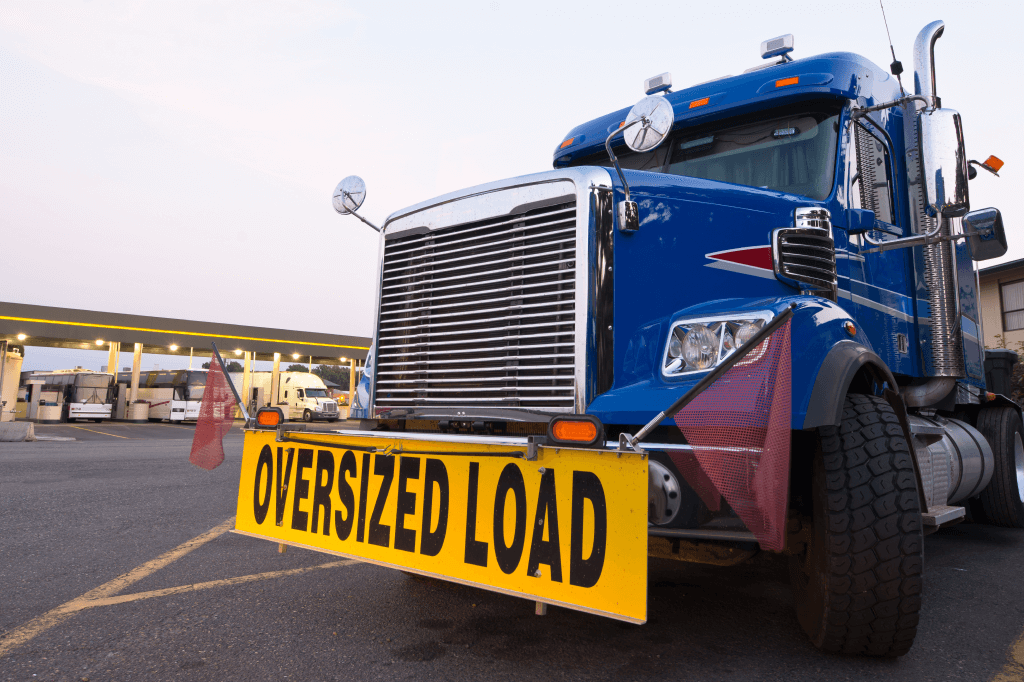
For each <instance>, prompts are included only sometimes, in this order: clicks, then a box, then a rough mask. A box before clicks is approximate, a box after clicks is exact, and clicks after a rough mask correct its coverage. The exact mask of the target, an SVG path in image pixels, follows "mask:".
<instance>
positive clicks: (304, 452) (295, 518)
mask: <svg viewBox="0 0 1024 682" xmlns="http://www.w3.org/2000/svg"><path fill="white" fill-rule="evenodd" d="M312 468H313V449H312V448H299V462H298V464H297V465H296V467H295V495H293V496H292V530H303V531H304V530H307V529H308V528H309V514H307V513H306V512H304V511H302V510H300V509H299V502H300V501H302V500H305V499H306V498H308V497H309V481H307V480H306V479H304V478H303V477H302V472H303V471H305V470H306V469H312Z"/></svg>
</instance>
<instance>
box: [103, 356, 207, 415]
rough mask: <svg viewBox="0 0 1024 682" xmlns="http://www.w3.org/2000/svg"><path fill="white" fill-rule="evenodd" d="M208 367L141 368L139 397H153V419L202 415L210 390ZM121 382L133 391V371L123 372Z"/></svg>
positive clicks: (118, 381) (143, 398) (150, 403)
mask: <svg viewBox="0 0 1024 682" xmlns="http://www.w3.org/2000/svg"><path fill="white" fill-rule="evenodd" d="M206 372H207V370H205V369H178V370H166V369H161V370H150V371H147V372H139V394H138V396H137V397H136V400H148V401H149V419H150V421H158V420H164V419H166V420H168V421H172V422H180V421H195V420H197V419H199V405H200V403H201V402H202V400H203V391H205V390H206ZM117 383H119V384H124V386H125V390H126V391H129V392H130V391H131V385H132V373H131V372H119V373H118V375H117Z"/></svg>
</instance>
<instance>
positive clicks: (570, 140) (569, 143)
mask: <svg viewBox="0 0 1024 682" xmlns="http://www.w3.org/2000/svg"><path fill="white" fill-rule="evenodd" d="M575 139H576V138H575V137H570V138H569V139H568V140H566V141H565V142H563V143H562V144H561V145H560V146H559V147H558V148H559V149H565V148H566V147H568V146H569V145H571V144H572V141H573V140H575Z"/></svg>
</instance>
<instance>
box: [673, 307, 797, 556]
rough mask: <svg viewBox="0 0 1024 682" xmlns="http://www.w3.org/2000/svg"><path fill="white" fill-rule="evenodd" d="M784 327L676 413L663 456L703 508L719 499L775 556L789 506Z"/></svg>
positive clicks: (715, 506) (715, 504) (786, 338)
mask: <svg viewBox="0 0 1024 682" xmlns="http://www.w3.org/2000/svg"><path fill="white" fill-rule="evenodd" d="M789 334H790V322H789V321H787V322H786V323H785V324H784V325H782V326H781V327H780V328H779V329H777V330H776V331H775V332H774V333H772V335H771V336H770V337H769V338H768V340H766V341H764V342H762V344H761V346H760V347H759V348H755V349H754V350H753V351H751V353H750V354H749V355H748V356H747V357H746V358H744V359H743V360H742V361H740V362H739V363H738V364H737V365H736V366H735V367H733V368H732V369H730V370H729V371H728V372H726V373H725V374H724V375H722V377H721V378H720V379H719V380H718V381H716V382H715V383H713V384H712V385H711V386H709V387H708V388H707V389H706V390H705V391H704V392H703V393H701V394H700V395H699V396H697V398H695V399H694V401H693V402H691V403H690V404H689V405H687V406H686V408H685V409H683V410H682V411H681V412H679V414H677V415H676V417H675V421H676V425H678V426H679V429H680V430H681V431H682V432H683V435H684V436H686V441H687V442H688V443H689V444H690V446H691V447H692V448H693V451H692V453H690V452H672V453H670V455H671V457H672V461H673V463H674V464H675V465H676V468H677V469H679V473H681V474H682V475H683V478H685V479H686V481H687V483H689V484H690V486H691V487H692V488H693V489H694V491H695V492H696V493H697V494H698V495H700V498H701V499H702V500H703V501H704V503H705V504H707V506H708V507H709V508H710V509H713V510H717V509H718V508H719V506H720V505H719V500H720V497H719V495H721V497H724V498H725V499H726V501H727V502H728V503H729V505H730V506H731V507H732V509H733V511H735V512H736V515H737V516H739V517H740V519H741V520H742V521H743V522H744V523H745V524H746V525H747V528H749V529H750V531H751V532H752V533H753V534H754V536H755V537H756V538H757V541H758V542H759V543H760V544H761V547H762V548H763V549H770V550H775V551H781V550H782V546H783V543H784V541H785V527H786V508H787V506H788V501H789V429H790V343H789Z"/></svg>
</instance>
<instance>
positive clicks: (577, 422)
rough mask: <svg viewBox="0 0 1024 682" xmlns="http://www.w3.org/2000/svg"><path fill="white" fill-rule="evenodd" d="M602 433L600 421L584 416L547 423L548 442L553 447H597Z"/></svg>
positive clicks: (558, 419) (556, 419)
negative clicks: (553, 445)
mask: <svg viewBox="0 0 1024 682" xmlns="http://www.w3.org/2000/svg"><path fill="white" fill-rule="evenodd" d="M603 431H604V429H603V428H602V426H601V422H600V421H598V420H597V419H595V418H594V417H591V416H589V415H585V414H584V415H575V416H572V417H555V418H554V419H552V420H551V421H550V422H548V440H549V441H551V442H552V443H554V444H555V445H597V444H598V443H599V442H600V441H601V438H602V432H603Z"/></svg>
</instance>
